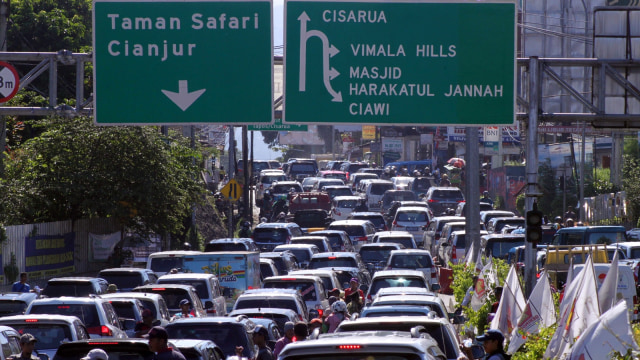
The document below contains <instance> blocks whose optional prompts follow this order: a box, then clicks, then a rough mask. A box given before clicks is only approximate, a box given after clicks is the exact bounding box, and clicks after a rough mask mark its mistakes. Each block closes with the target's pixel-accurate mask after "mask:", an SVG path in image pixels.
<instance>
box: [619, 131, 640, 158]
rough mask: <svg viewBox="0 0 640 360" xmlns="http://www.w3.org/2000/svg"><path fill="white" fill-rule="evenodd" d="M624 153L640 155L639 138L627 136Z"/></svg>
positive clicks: (634, 155)
mask: <svg viewBox="0 0 640 360" xmlns="http://www.w3.org/2000/svg"><path fill="white" fill-rule="evenodd" d="M622 151H623V154H624V155H631V156H632V157H636V158H637V157H638V155H640V147H639V146H638V138H637V137H636V136H634V137H625V138H624V145H623V150H622Z"/></svg>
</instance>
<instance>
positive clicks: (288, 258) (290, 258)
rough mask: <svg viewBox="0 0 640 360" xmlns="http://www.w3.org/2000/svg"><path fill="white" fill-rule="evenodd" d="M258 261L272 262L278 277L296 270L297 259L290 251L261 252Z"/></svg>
mask: <svg viewBox="0 0 640 360" xmlns="http://www.w3.org/2000/svg"><path fill="white" fill-rule="evenodd" d="M260 259H261V260H262V259H270V260H272V261H273V262H274V263H275V266H276V269H277V270H278V274H279V275H287V274H288V273H289V271H292V270H297V269H298V259H297V258H296V256H295V255H294V254H293V253H292V252H291V251H282V252H261V253H260Z"/></svg>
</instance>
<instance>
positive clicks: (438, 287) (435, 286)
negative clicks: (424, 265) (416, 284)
mask: <svg viewBox="0 0 640 360" xmlns="http://www.w3.org/2000/svg"><path fill="white" fill-rule="evenodd" d="M440 289H441V287H440V284H431V291H440Z"/></svg>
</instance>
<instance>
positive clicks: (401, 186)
mask: <svg viewBox="0 0 640 360" xmlns="http://www.w3.org/2000/svg"><path fill="white" fill-rule="evenodd" d="M413 179H415V178H414V177H413V176H394V177H392V178H391V179H390V180H391V182H392V183H393V186H394V187H395V189H396V190H407V188H408V187H409V185H410V184H411V183H412V182H413ZM411 194H413V191H411ZM415 199H417V196H416V195H415V194H413V196H412V197H411V199H407V200H415Z"/></svg>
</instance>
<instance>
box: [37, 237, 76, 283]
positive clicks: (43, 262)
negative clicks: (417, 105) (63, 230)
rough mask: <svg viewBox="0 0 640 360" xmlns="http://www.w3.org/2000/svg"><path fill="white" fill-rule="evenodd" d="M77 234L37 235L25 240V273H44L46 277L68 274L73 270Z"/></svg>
mask: <svg viewBox="0 0 640 360" xmlns="http://www.w3.org/2000/svg"><path fill="white" fill-rule="evenodd" d="M75 238H76V235H75V233H73V232H71V233H67V234H63V235H37V236H27V237H26V238H25V256H26V258H25V271H26V272H28V273H33V272H39V271H44V274H45V275H49V274H51V275H55V274H58V273H61V272H67V271H68V270H69V268H73V253H74V246H75Z"/></svg>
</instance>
